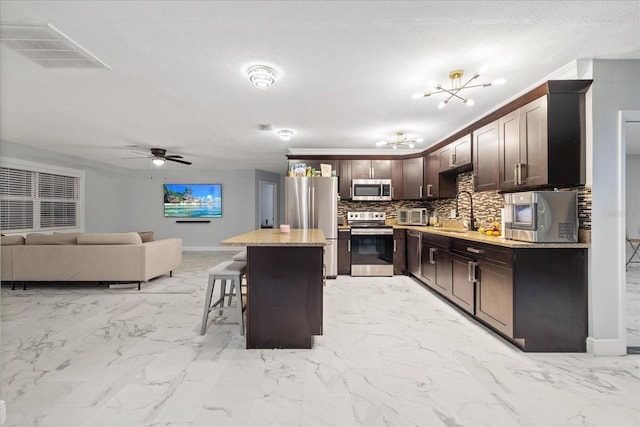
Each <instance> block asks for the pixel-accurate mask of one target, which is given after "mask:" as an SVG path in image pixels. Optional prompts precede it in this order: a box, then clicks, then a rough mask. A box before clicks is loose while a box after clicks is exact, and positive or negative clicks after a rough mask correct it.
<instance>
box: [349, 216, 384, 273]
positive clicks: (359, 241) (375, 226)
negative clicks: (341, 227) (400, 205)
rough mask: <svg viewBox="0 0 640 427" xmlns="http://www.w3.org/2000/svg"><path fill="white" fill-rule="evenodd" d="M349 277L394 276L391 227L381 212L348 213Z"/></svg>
mask: <svg viewBox="0 0 640 427" xmlns="http://www.w3.org/2000/svg"><path fill="white" fill-rule="evenodd" d="M347 220H348V221H349V225H350V226H351V275H352V276H393V252H394V250H393V249H394V248H393V244H394V243H393V227H392V226H390V225H386V224H385V222H386V214H385V213H384V212H348V213H347Z"/></svg>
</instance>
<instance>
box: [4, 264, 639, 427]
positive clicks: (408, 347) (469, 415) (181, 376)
mask: <svg viewBox="0 0 640 427" xmlns="http://www.w3.org/2000/svg"><path fill="white" fill-rule="evenodd" d="M231 255H232V253H219V252H218V253H214V252H187V253H185V254H184V263H183V265H182V266H181V267H180V268H179V269H178V270H176V271H175V272H174V276H173V277H171V278H170V277H168V276H167V277H162V278H160V279H157V280H154V281H152V282H150V283H147V284H144V285H143V288H142V290H141V291H140V292H138V291H137V290H135V289H111V290H110V289H106V288H105V287H104V286H102V287H98V286H96V285H84V286H75V287H73V286H68V285H67V286H54V287H52V286H46V285H33V286H30V287H29V288H28V289H27V290H26V291H22V290H16V291H11V290H10V287H8V286H5V285H3V287H2V293H1V298H2V300H1V309H2V336H1V338H2V349H1V351H2V365H1V368H2V375H1V382H0V385H1V388H0V399H3V400H5V401H6V403H7V423H6V426H56V427H58V426H60V427H63V426H64V427H75V426H91V427H98V426H109V427H111V426H114V427H115V426H118V427H120V426H124V427H129V426H131V427H138V426H149V427H160V426H166V427H196V426H341V427H342V426H367V427H369V426H446V427H461V426H471V427H475V426H492V427H496V426H545V427H546V426H616V427H617V426H638V425H640V367H639V362H640V356H636V355H627V356H624V357H606V358H595V357H592V356H589V355H587V354H548V353H547V354H545V353H522V352H521V351H519V350H518V349H516V348H515V347H513V346H511V345H510V344H508V343H506V342H505V341H503V340H502V339H500V338H498V337H496V336H495V335H494V334H493V333H492V332H490V331H489V330H487V329H485V328H484V327H482V326H481V325H479V324H477V323H476V322H474V321H472V320H470V319H469V318H468V317H467V316H465V315H463V314H461V313H460V312H459V311H458V310H457V309H455V308H453V307H451V306H450V305H448V304H447V303H445V302H443V301H442V300H441V299H440V298H438V297H437V296H435V295H434V294H432V293H431V292H430V291H428V290H426V289H425V288H423V287H422V286H421V285H419V284H418V283H417V282H415V281H414V280H412V279H409V278H406V277H398V276H396V277H394V278H352V277H339V278H338V279H336V280H331V281H329V282H328V283H327V286H326V287H325V297H324V320H325V323H324V328H325V329H324V332H325V333H324V335H323V336H321V337H316V338H315V342H314V348H313V349H311V350H246V349H244V338H243V337H241V336H240V335H239V333H238V325H237V321H236V319H235V318H233V316H232V314H229V317H228V318H213V319H211V318H210V323H209V326H208V329H207V333H206V335H205V336H200V335H199V329H200V320H201V316H202V309H203V301H204V291H205V288H206V281H207V280H206V277H207V275H206V272H207V269H208V268H209V267H210V266H211V265H213V264H215V263H216V262H218V261H220V260H221V259H226V258H228V257H230V256H231ZM631 276H632V277H636V278H639V277H640V275H638V276H634V275H633V274H632V275H631ZM633 280H635V279H633ZM214 313H215V312H213V313H212V315H213V314H214Z"/></svg>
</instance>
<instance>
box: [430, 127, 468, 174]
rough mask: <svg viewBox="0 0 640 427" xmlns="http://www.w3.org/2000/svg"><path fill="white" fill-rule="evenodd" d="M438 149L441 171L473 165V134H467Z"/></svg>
mask: <svg viewBox="0 0 640 427" xmlns="http://www.w3.org/2000/svg"><path fill="white" fill-rule="evenodd" d="M438 151H439V154H440V165H439V172H446V171H449V170H453V169H458V168H463V167H467V166H471V135H465V136H463V137H462V138H460V139H458V140H456V141H454V142H452V143H450V144H448V145H446V146H445V147H443V148H441V149H440V150H438Z"/></svg>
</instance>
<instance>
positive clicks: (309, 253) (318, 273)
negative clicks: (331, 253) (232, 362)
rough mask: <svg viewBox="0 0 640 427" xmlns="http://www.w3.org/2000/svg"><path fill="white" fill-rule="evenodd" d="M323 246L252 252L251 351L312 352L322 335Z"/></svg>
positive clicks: (257, 248)
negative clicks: (280, 349)
mask: <svg viewBox="0 0 640 427" xmlns="http://www.w3.org/2000/svg"><path fill="white" fill-rule="evenodd" d="M322 259H323V247H320V246H316V247H286V246H283V247H273V246H249V247H248V248H247V280H248V282H249V288H248V296H247V333H246V339H247V348H249V349H267V348H311V345H312V336H313V335H322V284H323V282H322V280H323V279H322Z"/></svg>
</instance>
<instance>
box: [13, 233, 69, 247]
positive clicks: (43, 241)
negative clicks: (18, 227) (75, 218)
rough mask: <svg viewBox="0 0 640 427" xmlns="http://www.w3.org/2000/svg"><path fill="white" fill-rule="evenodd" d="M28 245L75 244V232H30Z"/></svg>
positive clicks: (26, 240)
mask: <svg viewBox="0 0 640 427" xmlns="http://www.w3.org/2000/svg"><path fill="white" fill-rule="evenodd" d="M25 244H26V245H75V244H76V234H75V233H60V234H43V233H29V234H27V237H26V238H25Z"/></svg>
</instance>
